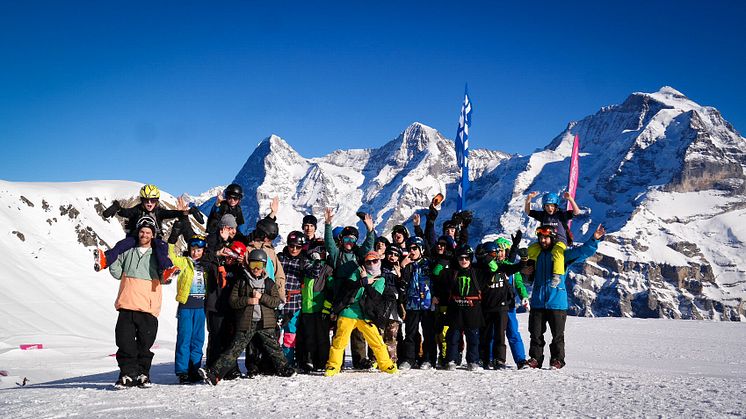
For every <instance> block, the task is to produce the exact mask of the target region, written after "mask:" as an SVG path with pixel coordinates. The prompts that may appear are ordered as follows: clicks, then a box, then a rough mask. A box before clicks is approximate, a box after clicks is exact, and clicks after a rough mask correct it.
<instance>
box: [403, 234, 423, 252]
mask: <svg viewBox="0 0 746 419" xmlns="http://www.w3.org/2000/svg"><path fill="white" fill-rule="evenodd" d="M410 246H417V247H419V248H420V252H422V251H423V249H425V241H424V240H422V238H421V237H417V236H412V237H410V238H408V239H407V247H410Z"/></svg>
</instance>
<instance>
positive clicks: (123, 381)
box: [114, 375, 135, 390]
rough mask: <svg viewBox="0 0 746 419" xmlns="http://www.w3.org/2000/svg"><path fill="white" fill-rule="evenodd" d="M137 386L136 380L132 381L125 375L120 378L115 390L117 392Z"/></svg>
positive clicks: (115, 384)
mask: <svg viewBox="0 0 746 419" xmlns="http://www.w3.org/2000/svg"><path fill="white" fill-rule="evenodd" d="M134 386H135V380H133V379H132V377H130V376H129V375H123V376H121V377H119V379H118V380H117V382H116V383H114V388H116V389H117V390H122V389H125V388H129V387H134Z"/></svg>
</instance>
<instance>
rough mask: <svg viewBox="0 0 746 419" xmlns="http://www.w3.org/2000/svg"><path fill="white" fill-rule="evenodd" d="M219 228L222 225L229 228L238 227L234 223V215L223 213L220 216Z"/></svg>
mask: <svg viewBox="0 0 746 419" xmlns="http://www.w3.org/2000/svg"><path fill="white" fill-rule="evenodd" d="M219 227H220V228H223V227H230V228H238V224H237V223H236V217H234V216H233V215H232V214H225V215H224V216H223V217H222V218H220V225H219Z"/></svg>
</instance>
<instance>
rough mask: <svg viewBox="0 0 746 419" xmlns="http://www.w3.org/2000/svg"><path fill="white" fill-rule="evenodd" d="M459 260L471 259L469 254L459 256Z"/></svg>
mask: <svg viewBox="0 0 746 419" xmlns="http://www.w3.org/2000/svg"><path fill="white" fill-rule="evenodd" d="M458 260H471V258H470V257H469V256H459V257H458Z"/></svg>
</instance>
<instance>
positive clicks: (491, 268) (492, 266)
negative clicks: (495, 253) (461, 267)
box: [487, 259, 497, 272]
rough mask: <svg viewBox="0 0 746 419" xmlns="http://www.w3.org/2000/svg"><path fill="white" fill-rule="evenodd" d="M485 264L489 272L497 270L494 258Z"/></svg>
mask: <svg viewBox="0 0 746 419" xmlns="http://www.w3.org/2000/svg"><path fill="white" fill-rule="evenodd" d="M487 266H488V267H489V268H490V272H497V262H495V260H494V259H493V260H491V261H490V263H488V264H487Z"/></svg>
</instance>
